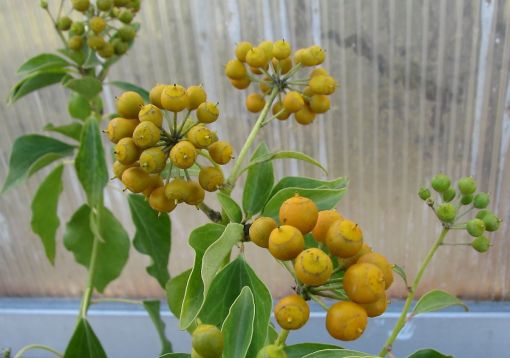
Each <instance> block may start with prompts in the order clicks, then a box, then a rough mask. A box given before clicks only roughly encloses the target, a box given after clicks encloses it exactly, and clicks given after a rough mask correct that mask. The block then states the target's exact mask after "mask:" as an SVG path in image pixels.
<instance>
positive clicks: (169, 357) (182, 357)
mask: <svg viewBox="0 0 510 358" xmlns="http://www.w3.org/2000/svg"><path fill="white" fill-rule="evenodd" d="M190 357H191V355H190V354H188V353H167V354H163V355H162V356H159V357H157V358H190Z"/></svg>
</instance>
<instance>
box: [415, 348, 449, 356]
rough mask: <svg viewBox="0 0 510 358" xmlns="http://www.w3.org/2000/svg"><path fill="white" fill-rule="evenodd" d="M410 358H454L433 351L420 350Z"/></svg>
mask: <svg viewBox="0 0 510 358" xmlns="http://www.w3.org/2000/svg"><path fill="white" fill-rule="evenodd" d="M408 358H453V356H449V355H446V354H443V353H440V352H438V351H436V350H433V349H430V348H428V349H420V350H418V351H416V352H414V353H413V354H411V355H410V356H409V357H408Z"/></svg>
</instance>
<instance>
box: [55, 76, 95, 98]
mask: <svg viewBox="0 0 510 358" xmlns="http://www.w3.org/2000/svg"><path fill="white" fill-rule="evenodd" d="M64 86H65V87H67V88H69V89H70V90H71V91H74V92H76V93H78V94H80V95H82V96H83V97H85V98H87V99H92V98H94V97H95V96H97V95H98V94H99V93H100V92H101V90H102V89H103V84H102V83H101V81H100V80H98V79H97V78H94V77H83V78H73V79H71V80H69V81H66V82H65V83H64Z"/></svg>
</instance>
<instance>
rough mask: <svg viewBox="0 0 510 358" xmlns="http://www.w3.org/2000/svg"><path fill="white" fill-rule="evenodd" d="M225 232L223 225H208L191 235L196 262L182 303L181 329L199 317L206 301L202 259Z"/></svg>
mask: <svg viewBox="0 0 510 358" xmlns="http://www.w3.org/2000/svg"><path fill="white" fill-rule="evenodd" d="M224 230H225V226H223V225H219V224H206V225H202V226H200V227H198V228H196V229H195V230H193V231H192V232H191V234H190V237H189V244H190V246H191V247H192V248H193V249H194V250H195V261H194V263H193V269H192V271H191V274H190V276H189V278H188V283H187V285H186V291H185V293H184V299H183V301H182V307H181V315H180V321H179V327H180V329H186V328H188V327H189V326H190V325H191V324H192V323H193V321H194V320H195V318H196V317H197V315H198V312H199V310H200V307H201V306H202V303H203V301H204V283H203V282H202V274H201V272H202V258H203V256H204V254H205V251H206V250H207V248H208V247H209V246H211V244H212V243H213V242H215V241H216V240H218V239H219V238H220V236H221V234H222V233H223V231H224Z"/></svg>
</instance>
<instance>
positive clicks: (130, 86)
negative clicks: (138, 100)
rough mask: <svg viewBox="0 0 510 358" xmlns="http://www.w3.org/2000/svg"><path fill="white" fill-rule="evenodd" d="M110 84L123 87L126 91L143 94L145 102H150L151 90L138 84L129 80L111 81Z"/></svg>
mask: <svg viewBox="0 0 510 358" xmlns="http://www.w3.org/2000/svg"><path fill="white" fill-rule="evenodd" d="M108 84H110V85H113V86H115V87H118V88H120V89H123V90H124V91H133V92H136V93H138V94H139V95H140V96H142V98H143V100H144V101H145V102H150V101H149V91H147V90H146V89H143V88H142V87H140V86H137V85H135V84H132V83H129V82H124V81H111V82H108Z"/></svg>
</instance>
